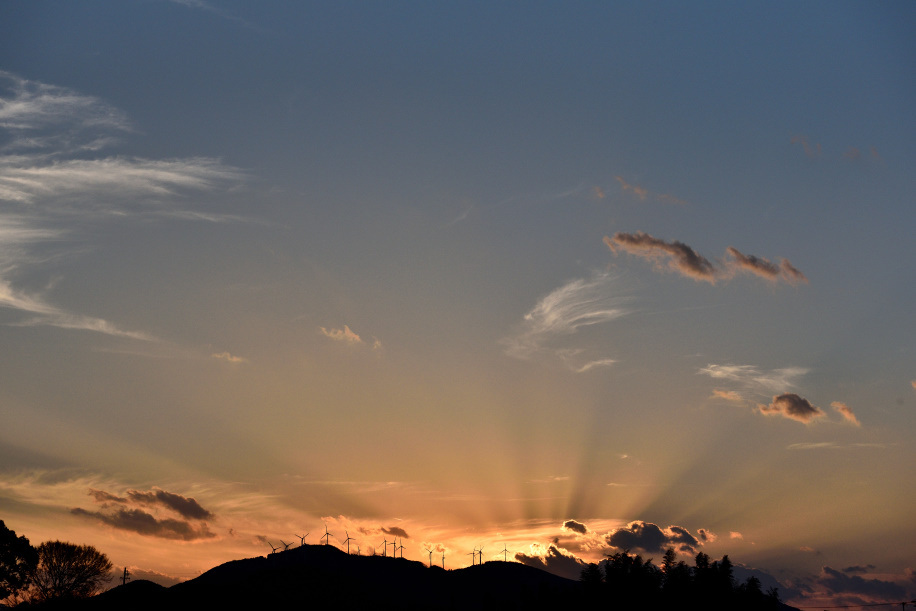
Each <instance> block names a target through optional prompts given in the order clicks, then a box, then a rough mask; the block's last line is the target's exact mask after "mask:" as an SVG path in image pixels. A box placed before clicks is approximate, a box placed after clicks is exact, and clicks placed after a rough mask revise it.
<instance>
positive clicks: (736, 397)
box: [712, 388, 744, 402]
mask: <svg viewBox="0 0 916 611" xmlns="http://www.w3.org/2000/svg"><path fill="white" fill-rule="evenodd" d="M712 396H713V397H716V398H718V399H725V400H726V401H735V402H741V401H744V397H742V396H741V395H740V394H738V393H737V392H735V391H734V390H721V389H719V388H715V389H713V391H712Z"/></svg>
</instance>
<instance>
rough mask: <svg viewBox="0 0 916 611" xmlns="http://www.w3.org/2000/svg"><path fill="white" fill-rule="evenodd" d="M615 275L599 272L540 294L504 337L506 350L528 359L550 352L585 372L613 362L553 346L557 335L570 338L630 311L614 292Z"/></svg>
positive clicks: (574, 349) (513, 354)
mask: <svg viewBox="0 0 916 611" xmlns="http://www.w3.org/2000/svg"><path fill="white" fill-rule="evenodd" d="M615 280H616V277H614V276H611V275H609V274H606V273H598V274H595V275H593V276H592V277H591V278H587V279H586V278H579V279H576V280H572V281H570V282H568V283H566V284H565V285H563V286H561V287H560V288H558V289H556V290H554V291H552V292H550V293H549V294H547V295H546V296H544V297H542V298H541V299H540V300H539V301H538V302H537V304H535V306H534V308H532V309H531V310H530V311H529V312H528V313H527V314H525V316H524V318H523V320H522V323H521V325H520V330H519V331H518V332H517V333H516V334H514V335H512V336H510V337H506V338H503V340H502V344H503V345H504V347H505V350H506V353H507V354H509V355H510V356H513V357H515V358H519V359H529V358H531V357H533V356H534V355H536V354H538V353H542V352H545V351H547V352H550V353H551V354H553V355H555V356H557V357H558V358H560V359H561V360H562V361H563V362H564V363H565V364H566V365H567V366H568V367H570V368H571V369H573V370H574V371H578V372H585V371H588V370H590V369H593V368H595V367H606V366H609V365H612V364H613V362H614V361H613V359H609V358H585V357H583V356H582V354H583V350H582V349H580V348H568V347H556V346H555V345H554V344H555V342H556V341H557V340H558V339H559V338H564V337H569V336H572V335H575V334H576V333H578V332H579V331H580V330H581V329H583V328H585V327H590V326H593V325H599V324H603V323H606V322H610V321H612V320H615V319H617V318H620V317H621V316H625V315H626V314H628V313H629V311H628V310H627V309H626V308H624V307H623V304H624V303H625V301H626V298H624V297H622V296H620V295H619V294H616V293H617V292H616V291H615V289H616V288H617V287H616V284H615Z"/></svg>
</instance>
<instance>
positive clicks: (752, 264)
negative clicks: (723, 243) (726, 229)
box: [726, 246, 808, 284]
mask: <svg viewBox="0 0 916 611" xmlns="http://www.w3.org/2000/svg"><path fill="white" fill-rule="evenodd" d="M726 252H727V253H728V254H729V255H731V257H732V259H733V261H732V263H731V265H732V266H733V267H734V268H735V269H737V270H742V271H746V272H750V273H752V274H754V275H757V276H760V277H761V278H766V279H767V280H772V281H774V282H775V281H777V280H785V281H786V282H788V283H789V284H796V283H798V282H808V279H807V278H806V277H805V275H804V274H803V273H801V272H800V271H799V270H798V269H796V268H795V267H794V266H793V265H792V264H791V263H789V261H788V260H786V259H783V260H782V261H780V263H779V264H778V265H777V264H776V263H773V262H772V261H770V260H769V259H764V258H763V257H756V256H754V255H746V254H744V253H742V252H741V251H739V250H738V249H737V248H735V247H734V246H729V247H728V248H727V249H726Z"/></svg>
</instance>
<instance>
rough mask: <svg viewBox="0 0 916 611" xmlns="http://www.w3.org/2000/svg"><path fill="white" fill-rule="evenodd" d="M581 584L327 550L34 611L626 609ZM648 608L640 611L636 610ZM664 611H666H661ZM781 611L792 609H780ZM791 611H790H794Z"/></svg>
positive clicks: (509, 567)
mask: <svg viewBox="0 0 916 611" xmlns="http://www.w3.org/2000/svg"><path fill="white" fill-rule="evenodd" d="M594 594H595V592H594V590H591V591H590V590H588V589H587V588H586V586H585V584H583V583H581V582H578V581H572V580H569V579H564V578H562V577H558V576H556V575H553V574H551V573H547V572H545V571H542V570H540V569H537V568H534V567H530V566H526V565H523V564H520V563H517V562H499V561H496V562H487V563H486V564H483V565H476V566H471V567H466V568H462V569H455V570H450V571H445V570H443V569H442V568H440V567H437V566H433V567H427V566H426V565H425V564H424V563H421V562H416V561H413V560H404V559H401V558H390V557H382V556H353V555H348V554H346V553H345V552H343V551H341V550H339V549H337V548H336V547H333V546H328V545H304V546H302V547H297V548H294V549H291V550H288V551H284V552H278V553H274V554H270V555H268V556H260V557H257V558H246V559H244V560H233V561H231V562H227V563H225V564H221V565H220V566H217V567H215V568H212V569H210V570H209V571H207V572H206V573H204V574H202V575H200V576H199V577H196V578H194V579H191V580H189V581H185V582H182V583H179V584H176V585H174V586H172V587H171V588H165V587H163V586H160V585H158V584H154V583H152V582H150V581H145V580H137V581H133V582H130V583H128V584H127V585H124V586H118V587H116V588H112V589H111V590H108V591H107V592H104V593H102V594H100V595H98V596H96V597H94V598H91V599H88V600H85V601H80V602H78V603H75V602H70V603H69V604H66V605H63V606H61V605H51V606H39V607H38V608H40V609H46V608H50V609H77V610H84V609H85V610H89V611H103V610H104V611H107V610H114V609H118V610H121V609H130V610H131V611H147V610H154V609H155V610H162V609H166V610H168V611H177V610H182V609H208V610H209V609H238V608H246V607H247V608H254V609H265V608H296V609H303V608H305V609H357V608H365V607H367V606H369V605H371V606H381V608H399V609H424V610H428V609H431V608H432V609H443V610H447V611H451V610H455V611H458V610H461V611H465V610H467V609H498V610H499V611H512V610H521V609H525V610H532V609H556V608H561V609H565V608H571V607H573V606H578V607H581V608H593V607H595V608H597V606H599V605H600V606H603V607H608V605H610V608H612V609H621V610H624V609H627V607H626V606H625V605H621V604H619V603H620V601H616V602H617V603H618V604H615V600H614V598H613V596H611V598H607V597H606V594H605V595H604V596H601V597H599V598H595V597H594ZM642 608H648V607H642ZM666 608H667V607H666ZM780 609H781V611H788V610H791V609H794V607H788V606H786V605H780ZM795 611H797V610H795Z"/></svg>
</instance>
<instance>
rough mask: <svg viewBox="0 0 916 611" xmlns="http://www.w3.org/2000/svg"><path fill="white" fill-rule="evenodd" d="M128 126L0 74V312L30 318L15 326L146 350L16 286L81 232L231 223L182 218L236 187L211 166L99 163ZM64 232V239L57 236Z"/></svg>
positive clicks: (90, 100)
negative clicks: (89, 226) (196, 195)
mask: <svg viewBox="0 0 916 611" xmlns="http://www.w3.org/2000/svg"><path fill="white" fill-rule="evenodd" d="M133 132H134V129H133V126H132V125H131V123H130V121H129V120H128V118H127V116H126V115H125V114H124V113H123V112H121V111H119V110H118V109H116V108H114V107H113V106H111V105H109V104H107V103H105V102H104V101H103V100H100V99H98V98H96V97H93V96H89V95H84V94H81V93H78V92H75V91H72V90H70V89H67V88H64V87H58V86H55V85H48V84H45V83H40V82H36V81H29V80H27V79H23V78H21V77H19V76H17V75H15V74H12V73H10V72H5V71H0V136H2V140H0V141H3V142H4V144H3V145H2V146H0V201H3V202H5V204H4V206H3V207H2V208H0V308H7V309H11V310H18V311H20V312H22V313H25V314H29V315H31V317H30V318H28V319H26V320H23V321H19V322H18V323H15V324H18V325H20V326H38V325H45V326H53V327H59V328H64V329H78V330H87V331H94V332H97V333H102V334H106V335H112V336H119V337H128V338H133V339H143V340H152V339H154V338H153V337H152V336H151V335H150V334H148V333H143V332H139V331H131V330H125V329H123V328H122V327H121V326H120V325H117V324H116V323H113V322H110V321H107V320H104V319H101V318H97V317H93V316H88V315H84V314H79V313H74V312H70V311H68V310H67V309H65V308H63V307H60V306H58V305H54V304H53V303H52V301H51V299H50V297H49V296H48V295H46V294H42V293H38V292H35V291H34V290H31V291H30V290H26V289H23V288H21V287H18V286H16V283H15V281H14V278H16V276H15V275H13V272H14V271H21V270H22V269H23V268H27V267H28V266H29V265H30V264H32V263H33V262H34V261H35V260H40V259H42V257H40V256H36V255H35V253H36V252H37V250H38V249H39V248H40V247H42V246H44V245H46V244H48V243H50V242H52V241H58V242H60V239H61V238H62V237H64V236H65V235H66V236H67V238H68V239H69V240H70V241H71V242H76V241H78V240H79V233H80V230H81V229H82V228H84V227H85V225H86V223H104V222H110V221H112V220H118V221H122V222H123V221H124V220H127V219H130V218H131V217H133V216H137V215H148V214H154V215H158V216H163V217H173V218H179V219H194V220H207V221H224V220H233V218H232V217H229V216H225V215H220V214H218V213H211V212H197V211H189V210H184V209H182V208H181V206H179V205H178V201H179V198H180V196H182V195H185V194H188V193H190V192H192V191H197V192H200V191H209V190H213V189H216V188H218V187H222V186H226V185H230V184H234V183H238V182H239V181H240V180H241V179H242V178H243V177H244V173H243V172H241V171H240V170H239V169H238V168H234V167H231V166H227V165H224V164H223V163H222V162H220V161H219V160H216V159H211V158H206V157H192V158H186V159H165V160H151V159H143V158H137V157H121V156H111V155H109V156H98V154H99V151H101V150H102V149H104V148H107V147H110V146H112V145H114V144H117V143H118V142H120V140H121V139H122V138H123V137H125V136H127V135H129V134H131V133H133ZM64 228H65V229H64Z"/></svg>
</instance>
